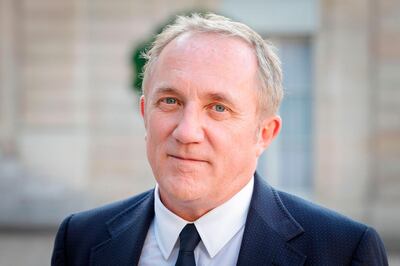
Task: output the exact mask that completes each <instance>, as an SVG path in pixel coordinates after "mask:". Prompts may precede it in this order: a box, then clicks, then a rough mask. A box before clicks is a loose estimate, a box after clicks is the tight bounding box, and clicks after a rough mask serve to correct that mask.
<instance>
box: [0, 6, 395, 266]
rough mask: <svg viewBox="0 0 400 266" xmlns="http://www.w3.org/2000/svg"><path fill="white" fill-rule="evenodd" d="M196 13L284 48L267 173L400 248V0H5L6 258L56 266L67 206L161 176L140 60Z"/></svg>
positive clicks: (0, 213) (0, 215)
mask: <svg viewBox="0 0 400 266" xmlns="http://www.w3.org/2000/svg"><path fill="white" fill-rule="evenodd" d="M188 10H210V11H214V12H217V13H221V14H224V15H227V16H230V17H232V18H234V19H236V20H240V21H243V22H245V23H247V24H248V25H250V26H252V27H253V28H254V29H256V30H257V31H258V32H259V33H260V34H262V35H263V36H264V37H266V38H268V39H270V40H271V41H272V42H273V43H274V44H275V46H276V47H277V48H278V53H279V54H280V56H281V58H282V62H283V69H284V73H285V81H284V83H285V88H286V92H287V93H286V99H285V101H284V103H283V105H282V109H281V116H282V118H283V121H284V125H283V130H282V134H281V136H280V137H279V138H278V140H277V141H276V143H274V145H273V146H272V147H271V149H270V150H269V151H268V152H266V153H265V154H264V155H263V156H262V158H261V159H260V162H259V171H260V172H261V173H262V174H263V175H264V176H265V177H266V178H267V180H268V181H269V182H270V183H272V184H273V185H275V186H277V187H279V188H281V189H284V190H288V191H291V192H294V193H297V194H300V195H302V196H304V197H306V198H309V199H312V200H313V201H316V202H318V203H320V204H322V205H324V206H327V207H330V208H333V209H335V210H338V211H340V212H342V213H345V214H346V215H349V216H351V217H353V218H355V219H358V220H361V221H364V222H366V223H368V224H370V225H372V226H374V227H375V228H376V229H377V230H378V231H379V232H380V234H381V235H382V237H383V238H384V241H385V244H386V246H387V248H388V249H389V250H390V251H391V252H400V244H399V243H400V229H399V226H398V225H399V224H400V2H399V1H397V0H354V1H340V0H320V1H318V0H281V1H278V0H253V1H240V0H207V1H205V0H202V1H200V0H197V1H196V0H189V1H183V0H174V1H161V0H149V1H145V2H143V1H137V0H114V1H108V0H68V1H67V0H57V1H54V0H36V1H28V0H0V265H24V264H26V263H27V262H29V264H30V265H43V264H44V263H47V262H48V260H49V256H50V252H51V245H52V241H53V239H52V238H53V234H54V230H55V228H56V226H58V224H59V223H60V221H61V219H62V218H63V217H65V216H66V215H67V214H69V213H71V212H75V211H79V210H84V209H88V208H92V207H95V206H98V205H100V204H103V203H106V202H110V201H113V200H117V199H122V198H125V197H128V196H130V195H132V194H135V193H137V192H140V191H143V190H145V189H148V188H151V187H152V186H153V185H154V181H153V178H152V175H151V171H150V168H149V165H148V163H147V160H146V155H145V145H144V127H143V125H142V121H141V117H140V114H139V112H138V104H137V101H138V95H137V94H135V93H134V92H133V90H132V89H131V88H130V83H131V80H132V74H133V73H132V68H131V66H130V58H131V55H132V52H133V49H134V48H135V47H136V45H138V44H139V43H140V42H142V41H144V40H146V39H148V38H149V37H150V36H151V34H153V33H154V32H155V31H156V30H157V29H158V27H159V26H160V25H162V24H163V23H164V22H165V21H166V20H167V19H169V18H170V17H171V16H172V15H174V14H177V13H178V12H182V11H188ZM41 237H42V238H41ZM21 245H22V246H23V245H25V249H26V250H28V251H27V253H26V256H25V257H21V256H18V254H14V253H13V252H12V251H14V250H16V249H17V247H19V246H21ZM32 246H35V248H31V247H32Z"/></svg>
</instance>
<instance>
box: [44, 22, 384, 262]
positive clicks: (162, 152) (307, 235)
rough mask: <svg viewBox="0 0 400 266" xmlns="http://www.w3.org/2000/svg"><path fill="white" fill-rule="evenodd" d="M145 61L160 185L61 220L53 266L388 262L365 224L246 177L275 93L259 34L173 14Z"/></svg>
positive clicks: (278, 91) (145, 108)
mask: <svg viewBox="0 0 400 266" xmlns="http://www.w3.org/2000/svg"><path fill="white" fill-rule="evenodd" d="M147 59H148V62H147V65H146V67H145V71H144V81H143V92H144V95H143V96H142V97H141V100H140V109H141V114H142V116H143V120H144V124H145V128H146V144H147V157H148V160H149V162H150V165H151V167H152V171H153V174H154V177H155V179H156V181H157V185H156V187H155V189H154V190H151V191H148V192H145V193H143V194H140V195H138V196H135V197H133V198H130V199H127V200H125V201H122V202H117V203H114V204H111V205H107V206H104V207H101V208H98V209H94V210H90V211H87V212H83V213H78V214H74V215H71V216H70V217H68V218H67V219H65V220H64V222H63V223H62V225H61V226H60V229H59V231H58V234H57V237H56V241H55V247H54V251H53V257H52V265H137V264H139V265H236V264H237V265H350V264H351V265H387V259H386V254H385V250H384V247H383V244H382V242H381V240H380V238H379V236H378V234H377V233H376V232H375V231H374V230H373V229H372V228H370V227H368V226H366V225H363V224H360V223H357V222H355V221H352V220H350V219H348V218H345V217H343V216H341V215H339V214H336V213H334V212H332V211H329V210H326V209H324V208H321V207H318V206H316V205H314V204H312V203H309V202H306V201H304V200H302V199H299V198H297V197H295V196H292V195H289V194H287V193H284V192H279V191H276V190H274V189H273V188H271V187H270V186H269V185H268V184H266V183H265V182H264V181H262V179H261V178H260V177H259V176H258V175H257V174H254V173H255V169H256V164H257V159H258V157H259V156H260V154H261V153H262V151H263V150H264V149H266V148H267V147H268V146H269V145H270V143H271V142H272V140H273V139H274V138H275V137H276V136H277V134H278V132H279V129H280V127H281V119H280V117H279V116H278V115H276V113H277V110H278V107H279V104H280V101H281V98H282V86H281V70H280V64H279V60H278V59H277V57H276V55H275V54H274V53H273V51H272V50H271V47H270V46H269V45H268V44H266V43H265V42H264V41H263V40H262V38H261V37H260V36H259V35H258V34H257V33H255V32H254V31H253V30H251V29H250V28H248V27H247V26H245V25H243V24H241V23H237V22H232V21H230V20H228V19H226V18H224V17H221V16H217V15H212V14H209V15H206V16H204V17H202V16H199V15H192V16H191V17H180V18H178V19H177V21H176V22H175V24H173V25H172V26H170V27H168V28H167V29H165V30H164V31H163V32H162V33H161V34H160V35H159V36H157V39H156V41H155V43H154V44H153V46H152V48H151V50H150V51H149V52H148V53H147Z"/></svg>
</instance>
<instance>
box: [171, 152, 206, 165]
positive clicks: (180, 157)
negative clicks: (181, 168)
mask: <svg viewBox="0 0 400 266" xmlns="http://www.w3.org/2000/svg"><path fill="white" fill-rule="evenodd" d="M168 157H171V158H173V159H176V160H180V161H186V162H202V163H208V161H206V160H202V159H198V158H193V157H187V156H178V155H172V154H168Z"/></svg>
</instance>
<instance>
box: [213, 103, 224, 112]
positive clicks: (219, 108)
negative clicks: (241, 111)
mask: <svg viewBox="0 0 400 266" xmlns="http://www.w3.org/2000/svg"><path fill="white" fill-rule="evenodd" d="M213 109H214V110H215V111H217V112H218V113H223V112H225V111H226V110H227V109H226V107H225V106H223V105H222V104H215V105H214V106H213Z"/></svg>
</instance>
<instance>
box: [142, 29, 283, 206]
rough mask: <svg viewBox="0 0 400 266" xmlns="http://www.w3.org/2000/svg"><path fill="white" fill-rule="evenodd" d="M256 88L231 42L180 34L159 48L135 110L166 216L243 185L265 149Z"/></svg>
mask: <svg viewBox="0 0 400 266" xmlns="http://www.w3.org/2000/svg"><path fill="white" fill-rule="evenodd" d="M257 88H258V82H257V61H256V57H255V56H254V54H253V53H252V51H251V49H250V47H249V46H248V45H247V44H246V43H244V42H243V41H241V40H239V39H236V38H232V37H225V36H221V35H216V34H212V33H207V34H205V33H185V34H183V35H181V36H179V37H178V38H176V39H175V40H173V41H172V42H171V43H169V44H168V45H167V46H166V47H165V48H164V49H163V51H162V52H161V54H160V56H159V58H158V59H157V62H156V63H155V66H154V69H153V72H152V73H151V75H150V77H149V80H148V82H147V83H146V91H145V96H144V97H142V99H141V100H142V101H141V107H142V114H143V117H144V121H145V126H146V131H147V136H146V142H147V156H148V160H149V162H150V165H151V167H152V170H153V173H154V176H155V178H156V180H157V183H158V184H159V191H160V196H161V200H162V201H163V203H164V204H165V205H166V206H167V207H168V208H169V209H171V210H172V211H174V212H179V211H178V210H177V209H179V208H186V207H188V206H190V207H196V208H199V209H204V210H203V211H208V210H210V209H212V208H214V207H216V206H218V205H220V204H222V203H223V202H225V201H226V200H228V199H229V198H231V197H232V196H233V195H234V194H235V193H236V192H238V191H239V190H240V189H241V188H242V187H243V186H244V185H245V184H247V182H248V181H249V180H250V178H251V177H252V175H253V173H254V171H255V168H256V162H257V158H258V156H259V155H260V153H261V152H262V150H263V149H264V148H265V146H266V145H267V142H268V141H266V139H265V134H266V133H265V132H261V131H262V130H263V129H262V128H263V127H262V124H260V123H261V122H260V121H261V120H260V116H259V114H258V113H257V102H258V101H257V93H256V90H257ZM274 121H275V120H274ZM275 122H276V121H275ZM278 127H279V125H278Z"/></svg>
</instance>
